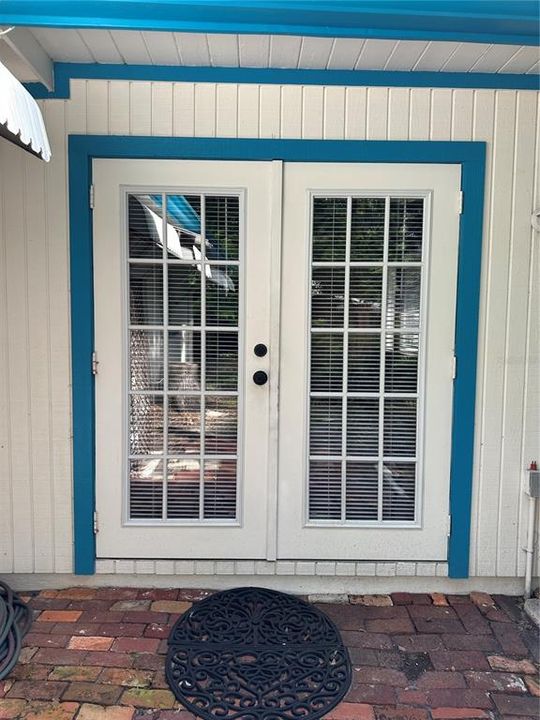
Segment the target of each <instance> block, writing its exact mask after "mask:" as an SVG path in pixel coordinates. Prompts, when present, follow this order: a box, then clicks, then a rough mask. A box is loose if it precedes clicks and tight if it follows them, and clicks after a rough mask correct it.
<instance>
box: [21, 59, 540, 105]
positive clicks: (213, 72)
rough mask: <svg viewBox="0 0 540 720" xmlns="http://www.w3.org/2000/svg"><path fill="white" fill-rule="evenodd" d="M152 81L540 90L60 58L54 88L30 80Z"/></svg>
mask: <svg viewBox="0 0 540 720" xmlns="http://www.w3.org/2000/svg"><path fill="white" fill-rule="evenodd" d="M72 78H74V79H87V80H95V79H102V80H150V81H162V82H163V81H166V82H215V83H256V84H263V85H348V86H379V87H446V88H487V89H504V88H508V89H517V90H538V89H540V77H539V76H538V75H536V74H531V75H514V74H510V73H451V72H420V71H419V72H414V71H407V72H402V71H387V70H292V69H291V70H280V69H277V68H229V67H179V66H176V65H105V64H98V63H55V64H54V91H53V92H49V91H48V90H47V88H46V87H45V86H44V85H42V84H41V83H27V84H26V88H27V90H29V91H30V93H31V94H32V95H33V96H34V98H36V99H39V100H43V99H53V98H58V99H66V98H69V96H70V92H69V81H70V80H71V79H72Z"/></svg>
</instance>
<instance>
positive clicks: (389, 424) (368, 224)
mask: <svg viewBox="0 0 540 720" xmlns="http://www.w3.org/2000/svg"><path fill="white" fill-rule="evenodd" d="M424 206H425V200H424V198H422V197H394V196H384V197H382V196H381V197H358V196H353V195H343V196H334V197H314V198H313V201H312V221H311V288H310V291H311V292H310V318H311V332H310V375H309V385H310V387H309V390H310V403H309V440H308V444H309V463H308V464H309V474H308V509H307V513H308V520H309V521H310V522H313V523H318V522H319V523H321V522H322V523H328V522H330V523H332V522H334V523H340V524H342V523H352V524H361V523H366V522H367V523H368V524H381V525H384V524H385V523H387V524H389V523H395V522H399V523H401V522H405V523H407V522H411V523H412V522H414V521H415V520H416V519H417V517H416V507H417V495H418V464H419V457H418V451H419V448H418V437H419V423H420V418H419V411H418V408H419V374H420V371H421V368H420V367H419V358H420V355H419V350H420V344H421V335H422V331H423V328H422V324H423V323H422V314H423V308H422V302H421V295H422V292H421V291H422V282H423V277H422V276H423V272H424V265H423V260H424V252H425V247H424V246H425V241H424V228H425V221H424V215H425V207H424Z"/></svg>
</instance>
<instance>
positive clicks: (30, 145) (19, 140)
mask: <svg viewBox="0 0 540 720" xmlns="http://www.w3.org/2000/svg"><path fill="white" fill-rule="evenodd" d="M0 135H1V136H2V137H5V138H6V139H7V140H10V141H11V142H13V143H15V144H16V145H19V146H20V147H22V148H23V149H24V150H28V152H30V153H32V154H33V155H37V156H38V157H40V158H42V159H43V160H45V161H46V162H48V161H49V160H50V158H51V149H50V147H49V140H48V138H47V131H46V130H45V125H44V123H43V118H42V116H41V111H40V109H39V107H38V106H37V103H36V101H35V100H34V98H33V97H32V96H31V95H30V93H29V92H28V90H26V88H24V87H23V86H22V85H21V83H20V82H19V81H18V80H17V78H16V77H15V76H14V75H12V74H11V73H10V72H9V70H8V69H7V68H6V67H5V66H4V65H2V63H0Z"/></svg>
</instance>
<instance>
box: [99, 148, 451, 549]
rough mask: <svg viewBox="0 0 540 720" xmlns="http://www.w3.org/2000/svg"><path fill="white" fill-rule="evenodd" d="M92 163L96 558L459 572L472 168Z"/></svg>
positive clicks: (159, 162)
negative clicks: (456, 422)
mask: <svg viewBox="0 0 540 720" xmlns="http://www.w3.org/2000/svg"><path fill="white" fill-rule="evenodd" d="M93 170H94V187H95V203H94V277H95V288H94V290H95V293H94V295H95V345H96V351H97V354H98V359H99V373H98V375H97V376H96V385H95V387H96V509H97V512H98V517H99V532H98V534H97V550H98V556H99V557H107V558H113V557H116V558H212V559H214V558H215V559H257V558H259V559H263V558H268V559H285V558H289V559H332V560H351V559H355V560H364V559H366V560H370V559H373V560H444V559H445V558H446V544H447V518H448V497H449V467H450V434H451V412H452V384H453V383H452V368H453V341H454V319H455V292H456V265H457V237H458V222H459V215H458V204H457V197H458V193H459V185H460V177H459V169H458V168H457V167H456V166H450V165H403V164H399V165H397V164H396V165H390V164H377V165H375V164H356V163H355V164H353V163H351V164H349V163H345V164H328V163H281V162H277V161H276V162H236V161H223V162H217V161H185V160H175V161H172V160H170V161H153V160H96V161H94V168H93Z"/></svg>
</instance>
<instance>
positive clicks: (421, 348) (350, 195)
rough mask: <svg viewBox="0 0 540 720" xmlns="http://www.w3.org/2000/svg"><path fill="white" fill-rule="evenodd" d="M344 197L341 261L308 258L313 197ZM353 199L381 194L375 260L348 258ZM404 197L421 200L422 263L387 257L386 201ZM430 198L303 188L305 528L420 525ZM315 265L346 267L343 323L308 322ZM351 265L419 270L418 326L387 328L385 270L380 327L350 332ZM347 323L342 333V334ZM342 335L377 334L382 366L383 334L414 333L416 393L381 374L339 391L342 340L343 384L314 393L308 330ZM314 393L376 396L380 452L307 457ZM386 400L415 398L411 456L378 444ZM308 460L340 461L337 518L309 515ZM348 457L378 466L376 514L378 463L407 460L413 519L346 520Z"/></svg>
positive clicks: (429, 194) (419, 193)
mask: <svg viewBox="0 0 540 720" xmlns="http://www.w3.org/2000/svg"><path fill="white" fill-rule="evenodd" d="M330 197H333V198H346V199H347V222H346V238H345V242H346V245H345V252H346V258H345V260H344V261H336V262H333V261H327V262H325V261H315V262H312V250H313V232H312V229H313V228H312V223H313V204H314V203H313V201H314V199H315V198H330ZM357 198H360V199H362V198H384V199H385V200H386V203H385V223H384V246H383V252H384V255H383V260H382V261H374V262H369V261H366V262H363V261H350V260H349V258H350V247H351V216H352V200H353V199H357ZM407 198H422V199H423V200H424V213H423V225H422V259H421V261H413V262H396V261H388V246H389V231H390V223H389V212H390V200H391V199H407ZM432 200H433V191H432V190H419V189H408V188H407V189H403V188H402V189H399V190H384V191H378V190H372V191H364V190H362V191H359V192H355V191H352V192H351V191H350V190H335V189H333V190H328V191H327V190H324V189H317V190H308V191H307V203H306V205H307V212H306V233H307V242H306V243H305V246H306V251H307V252H306V258H305V261H306V263H307V268H308V272H307V295H308V296H307V303H306V311H305V317H304V322H305V325H304V328H305V337H306V354H305V357H306V362H305V366H304V372H305V378H306V385H307V393H306V395H305V398H306V400H305V407H304V418H305V422H304V433H303V435H304V436H303V448H304V452H303V477H304V483H303V511H304V518H303V523H304V527H307V528H310V527H312V528H316V527H341V528H362V527H365V528H388V529H392V528H402V529H410V530H415V529H421V528H422V523H423V512H424V495H425V480H424V472H423V470H424V467H423V466H424V434H425V394H426V373H425V369H426V353H427V338H426V328H427V325H428V322H427V320H428V312H429V308H428V302H427V300H428V297H429V285H430V272H429V266H430V245H431V242H430V241H431V236H432V227H431V222H432V217H431V204H432ZM314 267H343V268H344V269H345V273H346V276H345V297H344V301H343V327H341V328H339V327H337V328H336V327H334V328H313V327H312V322H311V278H312V271H313V268H314ZM352 267H381V268H384V267H386V268H391V267H407V268H409V267H410V268H413V267H417V268H420V271H421V274H420V283H421V285H420V314H419V323H418V327H417V328H415V329H406V330H399V331H397V332H396V331H395V330H388V329H387V328H386V299H387V298H386V289H387V288H386V286H387V277H388V273H387V272H383V290H382V297H381V322H380V328H354V329H353V330H351V329H349V328H348V322H349V308H348V295H349V275H350V270H349V269H350V268H352ZM345 327H347V332H345ZM317 333H321V334H330V333H336V334H342V335H343V338H344V341H345V339H346V338H348V335H349V334H362V333H365V334H380V336H381V356H380V367H381V368H382V367H384V362H385V353H384V344H385V339H386V337H387V336H388V335H392V334H398V335H407V334H409V335H418V341H419V344H418V370H417V391H416V393H393V392H386V391H385V389H384V380H385V376H384V373H381V376H380V377H379V392H357V391H348V390H346V389H345V390H344V389H343V388H346V385H347V362H348V342H347V344H345V342H344V343H343V364H342V368H343V381H342V382H343V386H342V390H341V391H340V392H338V391H329V392H325V391H313V392H312V390H311V336H312V334H317ZM312 397H314V398H316V397H325V398H332V397H334V398H341V399H342V400H343V399H347V398H355V397H360V398H379V427H378V432H379V438H378V441H379V455H377V456H367V455H366V456H364V455H362V456H355V455H351V454H346V453H343V454H342V455H339V456H338V455H311V453H310V429H311V428H310V422H311V407H310V405H311V398H312ZM385 398H407V399H416V403H417V408H416V412H417V415H416V455H415V457H414V458H413V457H412V456H411V457H409V456H406V457H405V456H399V457H395V456H383V454H382V445H383V443H384V412H383V411H382V410H381V408H383V406H384V400H385ZM346 405H347V403H346V402H342V409H341V410H342V428H341V432H342V438H341V440H342V448H343V447H344V446H345V447H346V442H347V432H346V428H347V426H346V422H343V418H344V417H345V421H346ZM312 460H322V461H326V460H330V461H335V462H341V519H335V518H331V519H324V518H320V519H319V518H318V519H311V518H310V517H309V481H310V463H311V461H312ZM350 460H355V461H361V462H366V463H369V462H377V464H378V504H379V507H378V515H379V517H381V518H382V501H383V494H382V492H383V484H382V475H383V465H384V462H410V463H411V464H414V465H415V497H414V501H415V503H414V517H415V519H414V520H410V521H403V520H382V519H377V520H346V519H345V512H344V508H345V503H346V463H347V462H348V461H350Z"/></svg>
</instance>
